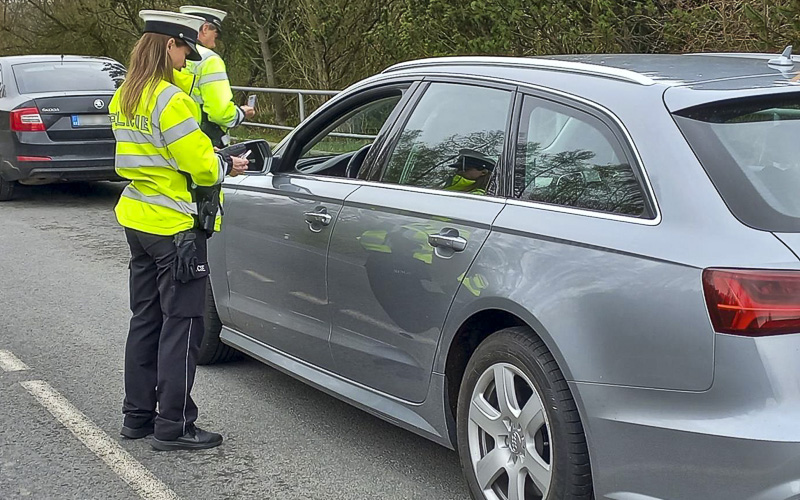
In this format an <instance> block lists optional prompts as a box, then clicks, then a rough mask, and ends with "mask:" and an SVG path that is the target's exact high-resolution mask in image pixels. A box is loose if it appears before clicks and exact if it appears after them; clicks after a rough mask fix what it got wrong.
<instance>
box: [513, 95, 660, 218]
mask: <svg viewBox="0 0 800 500" xmlns="http://www.w3.org/2000/svg"><path fill="white" fill-rule="evenodd" d="M514 196H515V197H517V198H520V199H523V200H530V201H537V202H542V203H550V204H554V205H563V206H568V207H575V208H583V209H589V210H597V211H602V212H610V213H615V214H624V215H633V216H637V217H639V216H644V215H646V208H645V207H646V203H645V196H644V194H643V192H642V188H641V185H640V183H639V180H638V179H637V177H636V174H635V173H634V170H633V168H632V167H631V164H630V163H629V161H628V159H627V157H626V155H625V152H624V150H623V149H622V147H621V146H620V143H619V141H618V140H617V138H616V137H615V136H614V134H613V133H612V132H611V130H610V129H609V128H608V126H606V125H605V124H604V123H603V122H602V121H600V120H598V119H597V118H595V117H593V116H591V115H589V114H587V113H584V112H582V111H579V110H577V109H574V108H570V107H568V106H562V105H559V104H556V103H553V102H550V101H546V100H543V99H537V98H533V97H526V98H525V100H524V102H523V106H522V114H521V117H520V126H519V136H518V142H517V159H516V165H515V171H514Z"/></svg>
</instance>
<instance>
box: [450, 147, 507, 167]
mask: <svg viewBox="0 0 800 500" xmlns="http://www.w3.org/2000/svg"><path fill="white" fill-rule="evenodd" d="M496 163H497V162H495V161H494V160H492V159H491V158H489V157H488V156H486V155H485V154H483V153H481V152H480V151H476V150H474V149H461V150H459V151H458V157H457V158H456V161H455V163H453V165H452V166H453V167H456V168H460V169H461V170H466V169H468V168H475V169H478V170H489V171H492V170H494V166H495V165H496Z"/></svg>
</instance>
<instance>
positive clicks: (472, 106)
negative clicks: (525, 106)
mask: <svg viewBox="0 0 800 500" xmlns="http://www.w3.org/2000/svg"><path fill="white" fill-rule="evenodd" d="M511 97H512V93H511V92H509V91H505V90H497V89H490V88H485V87H473V86H469V85H461V84H450V83H434V84H432V85H431V86H430V87H429V88H428V89H427V91H426V92H425V95H423V96H422V99H420V101H419V103H418V104H417V106H416V108H415V109H414V112H413V113H412V114H411V117H410V118H409V120H408V123H406V125H405V127H404V130H403V132H402V134H401V135H400V139H399V142H398V144H397V146H396V147H395V149H394V151H393V152H392V156H391V157H390V159H389V163H388V166H387V168H386V169H385V170H384V172H383V175H382V177H381V179H380V180H381V181H383V182H390V183H394V184H403V185H408V186H418V187H425V188H433V189H443V190H447V191H458V192H465V193H471V194H486V193H487V191H489V192H490V191H491V190H492V189H491V186H490V183H491V181H492V179H493V176H494V173H495V172H496V170H497V168H498V165H499V161H500V156H501V153H502V151H503V142H504V141H505V130H506V124H507V122H508V116H509V109H510V106H511Z"/></svg>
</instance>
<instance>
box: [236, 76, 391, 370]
mask: <svg viewBox="0 0 800 500" xmlns="http://www.w3.org/2000/svg"><path fill="white" fill-rule="evenodd" d="M403 89H404V88H403V87H402V86H400V87H397V86H396V87H392V88H391V89H384V90H383V91H382V93H381V92H378V93H377V94H369V95H366V96H364V95H358V96H355V97H352V98H349V99H345V100H344V101H342V102H340V103H339V104H337V105H336V106H334V107H333V109H331V110H330V111H329V112H326V113H322V114H321V115H319V116H316V117H315V118H313V119H312V120H310V121H309V122H307V124H305V125H304V126H303V127H302V128H300V129H298V131H297V132H296V133H294V134H293V136H292V138H291V139H290V140H289V142H288V143H287V144H286V145H285V147H283V149H282V150H279V151H277V152H276V157H275V158H274V159H273V162H274V164H276V165H280V168H279V169H278V170H279V171H277V172H275V173H270V174H267V175H250V176H247V177H246V178H245V179H244V180H242V181H241V182H239V183H238V184H237V185H236V196H232V197H230V199H229V201H226V215H225V232H226V260H227V268H228V284H229V290H230V302H229V312H230V320H231V324H232V325H233V327H234V328H236V329H237V330H239V331H240V332H242V333H244V334H245V335H247V336H250V337H252V338H253V339H255V340H257V341H260V342H262V343H264V344H267V345H269V346H271V347H273V348H276V349H278V350H280V351H282V352H284V353H286V354H290V355H292V356H295V357H297V358H300V359H302V360H304V361H307V362H309V363H312V364H315V365H317V366H320V367H330V365H331V364H332V363H331V354H330V350H329V348H328V338H329V335H330V317H329V310H328V293H327V289H326V278H325V266H326V257H327V251H328V242H329V239H330V235H331V229H332V228H333V226H334V224H335V221H336V219H337V217H338V216H339V214H340V211H341V208H342V202H343V200H344V199H345V198H346V197H347V196H348V195H350V194H351V193H352V192H353V191H355V190H356V189H358V185H356V184H353V183H348V182H339V181H341V180H343V179H342V177H343V176H344V175H345V173H346V170H347V169H346V168H345V167H346V166H347V165H351V166H352V163H353V162H351V161H350V160H352V159H353V157H354V156H356V155H357V154H358V153H359V152H361V156H363V152H364V151H368V148H366V149H365V146H366V145H368V144H370V143H371V142H373V141H374V140H375V138H376V137H378V135H379V131H380V129H381V127H383V125H384V123H385V122H386V121H388V118H389V116H390V115H391V113H392V111H393V109H394V108H395V107H396V106H397V105H398V103H399V102H400V101H401V99H402V96H403ZM361 159H362V160H363V158H361Z"/></svg>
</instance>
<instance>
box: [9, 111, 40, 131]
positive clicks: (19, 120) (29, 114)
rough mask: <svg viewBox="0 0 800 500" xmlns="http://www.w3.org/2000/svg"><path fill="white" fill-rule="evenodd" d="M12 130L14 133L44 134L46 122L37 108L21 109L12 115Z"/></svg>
mask: <svg viewBox="0 0 800 500" xmlns="http://www.w3.org/2000/svg"><path fill="white" fill-rule="evenodd" d="M10 116H11V118H10V120H11V124H10V125H11V130H13V131H14V132H44V131H45V127H44V122H43V121H42V116H41V115H40V114H39V110H38V109H36V108H20V109H15V110H13V111H12V112H11V113H10Z"/></svg>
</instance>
